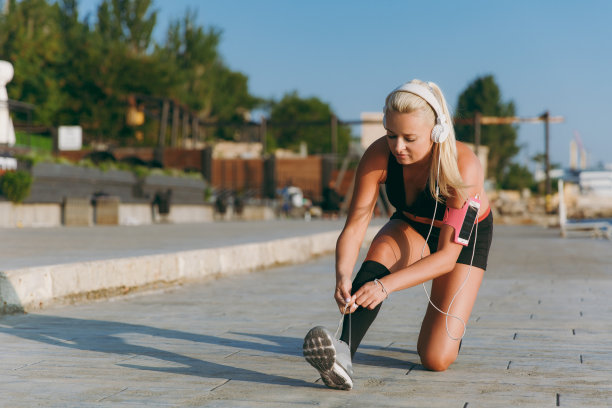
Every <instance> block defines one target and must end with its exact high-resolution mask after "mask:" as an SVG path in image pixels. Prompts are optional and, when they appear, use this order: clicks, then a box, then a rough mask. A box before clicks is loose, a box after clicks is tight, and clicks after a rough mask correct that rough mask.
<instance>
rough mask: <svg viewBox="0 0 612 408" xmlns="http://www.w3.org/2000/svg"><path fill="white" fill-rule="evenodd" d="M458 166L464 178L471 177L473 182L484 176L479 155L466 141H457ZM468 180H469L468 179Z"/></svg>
mask: <svg viewBox="0 0 612 408" xmlns="http://www.w3.org/2000/svg"><path fill="white" fill-rule="evenodd" d="M457 166H458V167H459V172H460V173H461V176H462V177H463V178H464V180H466V179H469V180H471V182H472V183H473V182H474V181H476V180H479V181H480V180H481V179H483V178H484V173H483V170H482V165H481V163H480V160H479V159H478V156H476V154H475V153H474V152H473V151H472V149H471V148H470V147H469V146H467V145H466V144H465V143H462V142H457ZM466 181H467V180H466Z"/></svg>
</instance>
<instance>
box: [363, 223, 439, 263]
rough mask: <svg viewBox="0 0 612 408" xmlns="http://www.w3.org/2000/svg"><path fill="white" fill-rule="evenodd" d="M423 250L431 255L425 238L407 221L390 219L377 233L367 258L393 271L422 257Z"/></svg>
mask: <svg viewBox="0 0 612 408" xmlns="http://www.w3.org/2000/svg"><path fill="white" fill-rule="evenodd" d="M423 248H425V250H424V251H423ZM421 252H422V253H423V256H427V255H429V247H428V246H427V245H425V239H424V238H423V237H422V236H421V235H420V234H419V233H418V232H416V231H415V230H414V228H412V227H411V226H410V225H409V224H408V223H407V222H405V221H402V220H397V219H396V220H390V221H389V222H388V223H386V224H385V225H384V226H383V227H382V228H381V229H380V231H379V232H378V234H376V237H374V239H373V240H372V244H370V249H369V250H368V254H367V255H366V260H370V261H376V262H379V263H381V264H383V265H385V266H386V267H387V268H388V269H389V271H390V272H392V273H393V272H395V271H397V270H398V269H402V268H405V267H407V266H408V265H411V264H413V263H415V262H416V261H418V260H419V259H421Z"/></svg>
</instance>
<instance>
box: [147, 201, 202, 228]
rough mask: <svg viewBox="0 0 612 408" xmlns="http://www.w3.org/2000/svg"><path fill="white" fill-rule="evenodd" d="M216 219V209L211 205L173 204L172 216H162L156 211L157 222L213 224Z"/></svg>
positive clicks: (171, 208) (171, 207)
mask: <svg viewBox="0 0 612 408" xmlns="http://www.w3.org/2000/svg"><path fill="white" fill-rule="evenodd" d="M213 218H214V209H213V207H212V206H210V205H188V204H173V205H171V206H170V214H168V215H167V216H160V215H159V214H158V213H157V208H156V209H155V222H170V223H173V224H185V223H191V222H193V223H198V222H211V221H213Z"/></svg>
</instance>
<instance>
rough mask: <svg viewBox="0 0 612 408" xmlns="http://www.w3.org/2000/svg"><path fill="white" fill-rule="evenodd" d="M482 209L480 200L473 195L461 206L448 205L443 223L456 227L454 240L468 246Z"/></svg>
mask: <svg viewBox="0 0 612 408" xmlns="http://www.w3.org/2000/svg"><path fill="white" fill-rule="evenodd" d="M478 210H480V200H479V199H478V198H477V197H472V198H470V199H469V200H467V201H466V202H465V204H464V205H463V207H461V208H452V207H446V212H445V213H444V218H443V219H442V223H443V224H445V225H450V226H451V227H453V228H454V229H455V232H454V235H453V241H454V242H456V243H458V244H461V245H463V246H467V245H468V243H469V241H470V235H471V234H472V227H473V226H474V222H475V221H476V216H477V215H478Z"/></svg>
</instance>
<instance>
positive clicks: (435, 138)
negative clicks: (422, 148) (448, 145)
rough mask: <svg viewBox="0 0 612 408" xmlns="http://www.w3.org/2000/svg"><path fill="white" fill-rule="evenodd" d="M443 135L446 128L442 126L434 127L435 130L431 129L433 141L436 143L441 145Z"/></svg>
mask: <svg viewBox="0 0 612 408" xmlns="http://www.w3.org/2000/svg"><path fill="white" fill-rule="evenodd" d="M442 133H444V128H443V126H442V125H434V127H433V129H431V140H432V141H433V142H434V143H441V142H442V140H440V139H441V138H442Z"/></svg>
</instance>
